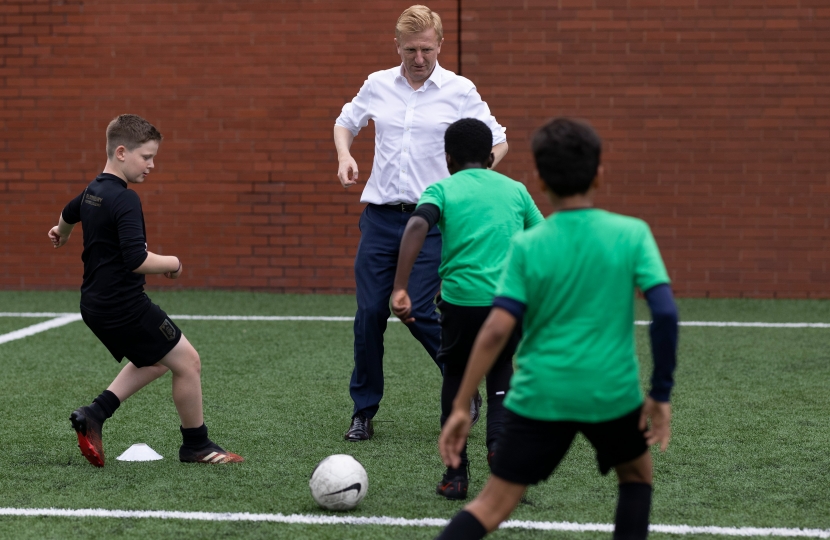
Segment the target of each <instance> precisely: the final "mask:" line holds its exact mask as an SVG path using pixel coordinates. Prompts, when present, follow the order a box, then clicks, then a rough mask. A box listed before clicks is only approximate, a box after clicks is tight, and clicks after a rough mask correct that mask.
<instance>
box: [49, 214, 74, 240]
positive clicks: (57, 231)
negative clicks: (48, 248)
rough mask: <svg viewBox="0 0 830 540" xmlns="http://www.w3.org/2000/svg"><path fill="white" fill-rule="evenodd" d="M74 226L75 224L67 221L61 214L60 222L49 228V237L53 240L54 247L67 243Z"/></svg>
mask: <svg viewBox="0 0 830 540" xmlns="http://www.w3.org/2000/svg"><path fill="white" fill-rule="evenodd" d="M74 228H75V224H74V223H67V222H65V221H64V220H63V214H61V216H60V217H59V218H58V224H57V225H55V226H54V227H52V228H51V229H50V230H49V239H50V240H51V241H52V247H55V248H59V247H61V246H63V245H64V244H66V242H68V241H69V236H70V235H71V234H72V229H74Z"/></svg>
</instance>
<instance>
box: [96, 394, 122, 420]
mask: <svg viewBox="0 0 830 540" xmlns="http://www.w3.org/2000/svg"><path fill="white" fill-rule="evenodd" d="M120 405H121V400H120V399H118V396H116V395H115V394H113V393H112V392H110V391H109V390H104V391H103V392H101V395H99V396H98V397H97V398H95V399H93V400H92V405H90V406H89V408H90V409H92V412H93V413H94V414H95V415H96V416H98V418H99V420H100V421H101V422H103V421H104V420H106V419H107V418H110V417H112V415H113V413H115V411H116V409H118V407H119V406H120Z"/></svg>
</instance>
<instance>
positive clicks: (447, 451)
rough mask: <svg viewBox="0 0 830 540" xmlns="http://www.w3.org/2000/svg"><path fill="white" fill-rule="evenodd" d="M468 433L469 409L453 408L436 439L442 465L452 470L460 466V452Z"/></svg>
mask: <svg viewBox="0 0 830 540" xmlns="http://www.w3.org/2000/svg"><path fill="white" fill-rule="evenodd" d="M469 433H470V409H469V407H467V408H466V409H462V408H456V407H454V408H453V410H452V413H450V416H449V417H448V418H447V421H446V422H444V427H443V429H441V437H440V438H439V439H438V451H439V452H440V453H441V460H442V461H443V462H444V465H446V466H447V467H453V468H458V467H460V466H461V451H462V450H463V449H464V444H465V443H466V442H467V435H468V434H469Z"/></svg>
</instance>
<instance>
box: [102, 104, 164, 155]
mask: <svg viewBox="0 0 830 540" xmlns="http://www.w3.org/2000/svg"><path fill="white" fill-rule="evenodd" d="M147 141H161V133H159V130H157V129H156V128H155V126H153V124H151V123H150V122H148V121H147V120H145V119H143V118H142V117H140V116H136V115H134V114H122V115H120V116H118V117H117V118H115V119H114V120H113V121H112V122H110V123H109V125H108V126H107V157H108V158H112V157H113V156H114V155H115V149H116V148H118V147H119V146H124V147H125V148H126V149H127V150H130V151H132V150H135V149H136V148H138V147H139V146H141V145H142V144H144V143H146V142H147Z"/></svg>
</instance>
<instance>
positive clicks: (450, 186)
mask: <svg viewBox="0 0 830 540" xmlns="http://www.w3.org/2000/svg"><path fill="white" fill-rule="evenodd" d="M492 143H493V135H492V132H491V131H490V128H488V127H487V125H486V124H484V122H481V121H480V120H476V119H473V118H464V119H462V120H459V121H457V122H455V123H453V124H452V125H450V127H448V128H447V131H446V133H445V134H444V149H445V152H446V156H447V168H448V169H449V171H450V174H451V175H452V176H450V177H449V178H445V179H444V180H441V181H440V182H437V183H435V184H433V185H431V186H429V187H428V188H427V189H426V190H425V191H424V193H423V195H421V198H420V200H419V201H418V207H417V208H416V210H415V211H414V212H413V214H412V217H411V218H410V219H409V221H408V222H407V225H406V229H405V230H404V234H403V236H402V238H401V247H400V251H399V257H398V266H397V271H396V274H395V285H394V290H393V293H392V311H393V312H394V313H395V315H397V316H398V317H400V318H401V320H403V321H404V322H407V323H408V322H412V321H413V320H414V319H412V317H411V302H410V300H409V295H408V294H407V291H406V288H407V285H408V282H409V274H410V271H411V269H412V266H413V265H414V264H415V260H416V259H417V257H418V253H419V252H420V250H421V247H422V245H423V243H424V239H425V238H426V235H427V231H429V229H430V228H431V227H432V226H433V225H435V224H437V225H438V228H439V229H440V230H441V235H442V238H443V247H442V251H441V266H440V267H439V269H438V274H439V275H440V276H441V280H442V283H441V296H440V301H439V303H438V307H439V309H440V311H441V317H440V318H439V322H440V324H441V348H440V349H439V350H438V355H437V358H436V360H437V361H438V362H439V363H442V364H444V370H443V371H444V379H443V384H442V387H441V424H442V425H443V423H444V421H445V420H446V418H447V415H449V413H450V410H451V408H452V401H453V398H455V394H456V392H457V391H458V387H459V386H460V384H461V378H462V376H463V375H464V368H465V367H466V365H467V358H468V357H469V355H470V350H471V349H472V346H473V341H474V340H475V337H476V335H477V334H478V331H479V329H480V328H481V325H482V324H484V321H485V319H486V318H487V315H488V314H489V313H490V309H491V306H492V304H493V297H494V296H495V292H496V283H497V282H498V278H499V275H500V274H501V267H502V264H503V262H504V259H505V256H506V255H507V251H508V248H509V246H510V238H511V237H512V236H513V235H514V234H516V233H517V232H519V231H522V230H524V229H527V228H529V227H532V226H534V225H537V224H540V223H542V222H543V221H544V218H543V217H542V214H541V213H540V212H539V209H538V208H536V204H535V203H534V202H533V199H531V197H530V195H529V194H528V192H527V188H525V186H524V185H523V184H521V183H519V182H516V181H515V180H511V179H510V178H508V177H506V176H504V175H501V174H499V173H497V172H495V171H491V170H488V168H489V167H490V166H492V164H493V154H492V153H491V150H492V146H493V144H492ZM519 338H520V329H519V327H518V326H517V327H516V328H515V329H514V331H513V332H512V334H511V337H510V340H509V343H508V344H507V346H506V347H505V348H504V349H503V350H502V351H501V354H500V355H499V358H498V360H497V361H496V363H495V365H494V366H493V368H492V369H491V370H490V373H489V374H488V375H487V449H488V459H489V458H490V457H491V456H492V455H493V452H494V443H495V440H496V437H497V436H498V434H499V432H500V431H501V429H502V424H503V418H504V407H503V405H502V402H503V401H504V397H505V393H506V392H507V388H508V386H509V383H510V376H511V375H512V374H513V365H512V359H513V353H514V352H515V350H516V346H517V345H518V342H519ZM468 409H469V407H468ZM468 414H469V413H468ZM467 467H468V460H467V450H466V446H465V448H463V449H462V450H461V455H460V463H458V464H457V465H455V466H452V467H448V468H447V470H446V472H445V473H444V477H443V479H442V481H441V482H440V483H439V484H438V488H437V492H438V494H439V495H442V496H444V497H446V498H448V499H464V498H466V497H467V487H468V485H469V480H468V477H467Z"/></svg>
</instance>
